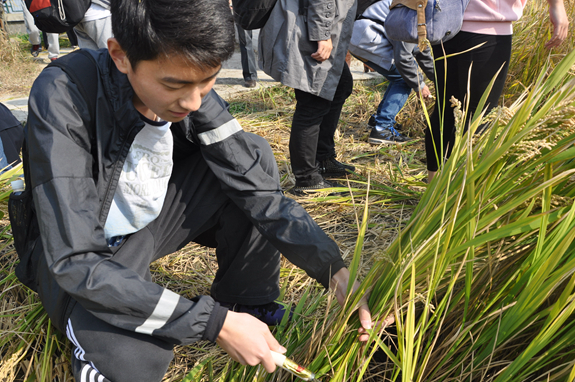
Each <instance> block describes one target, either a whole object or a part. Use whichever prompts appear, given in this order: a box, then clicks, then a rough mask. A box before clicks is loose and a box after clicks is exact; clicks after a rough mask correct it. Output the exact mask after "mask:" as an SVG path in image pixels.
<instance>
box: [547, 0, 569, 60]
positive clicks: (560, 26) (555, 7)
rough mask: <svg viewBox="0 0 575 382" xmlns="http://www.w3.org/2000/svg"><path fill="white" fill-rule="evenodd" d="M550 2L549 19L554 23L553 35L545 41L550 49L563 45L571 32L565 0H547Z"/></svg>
mask: <svg viewBox="0 0 575 382" xmlns="http://www.w3.org/2000/svg"><path fill="white" fill-rule="evenodd" d="M547 2H548V3H549V19H550V20H551V23H552V24H553V36H551V38H550V39H549V41H547V42H546V43H545V47H546V48H548V49H551V48H554V47H556V46H559V45H561V43H562V42H563V41H564V40H565V39H566V38H567V33H568V32H569V18H568V17H567V12H565V4H564V3H563V0H547Z"/></svg>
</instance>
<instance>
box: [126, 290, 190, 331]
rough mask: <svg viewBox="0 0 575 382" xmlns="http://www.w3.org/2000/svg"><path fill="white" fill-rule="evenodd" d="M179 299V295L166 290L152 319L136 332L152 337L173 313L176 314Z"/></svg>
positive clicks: (151, 316)
mask: <svg viewBox="0 0 575 382" xmlns="http://www.w3.org/2000/svg"><path fill="white" fill-rule="evenodd" d="M179 299H180V296H179V295H178V294H176V293H174V292H172V291H171V290H168V289H164V292H163V293H162V296H161V297H160V301H158V304H157V305H156V308H154V311H153V312H152V314H151V315H150V317H148V319H147V320H146V321H145V322H144V323H143V324H142V325H140V326H138V327H137V328H136V332H137V333H143V334H148V335H151V334H152V333H153V332H154V330H156V329H159V328H161V327H162V326H164V325H165V324H166V322H168V320H169V319H170V316H171V315H172V313H174V310H176V306H177V305H178V301H179Z"/></svg>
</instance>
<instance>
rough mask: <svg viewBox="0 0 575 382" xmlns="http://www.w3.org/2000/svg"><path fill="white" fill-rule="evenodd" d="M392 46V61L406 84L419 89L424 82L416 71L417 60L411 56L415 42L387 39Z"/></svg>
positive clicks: (416, 89)
mask: <svg viewBox="0 0 575 382" xmlns="http://www.w3.org/2000/svg"><path fill="white" fill-rule="evenodd" d="M389 41H390V42H391V45H392V46H393V61H394V64H395V67H396V68H397V71H398V72H399V74H401V77H402V78H403V80H404V81H405V83H407V86H409V87H410V88H412V89H413V90H415V91H416V92H417V91H419V89H420V88H423V86H424V85H425V82H423V77H422V76H421V75H420V74H419V72H418V67H417V62H416V61H415V57H414V56H413V48H414V47H415V46H416V45H415V44H409V43H404V42H403V41H396V40H389Z"/></svg>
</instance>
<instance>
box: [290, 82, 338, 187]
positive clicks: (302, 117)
mask: <svg viewBox="0 0 575 382" xmlns="http://www.w3.org/2000/svg"><path fill="white" fill-rule="evenodd" d="M295 97H296V100H297V103H296V107H295V112H294V114H293V121H292V126H291V134H290V141H289V151H290V160H291V167H292V170H293V173H294V176H295V179H296V187H307V186H313V185H316V184H319V183H321V182H322V180H323V179H322V177H321V175H320V174H319V172H318V164H317V162H316V152H317V147H318V138H319V131H320V125H321V123H322V121H323V119H324V117H325V115H326V114H327V113H329V111H330V104H331V102H330V101H328V100H326V99H324V98H321V97H318V96H315V95H313V94H310V93H306V92H303V91H301V90H298V89H295Z"/></svg>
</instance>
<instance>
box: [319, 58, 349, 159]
mask: <svg viewBox="0 0 575 382" xmlns="http://www.w3.org/2000/svg"><path fill="white" fill-rule="evenodd" d="M352 91H353V77H352V75H351V72H350V70H349V67H348V66H347V65H344V66H343V71H342V72H341V77H340V79H339V83H338V84H337V88H336V91H335V95H334V97H333V100H332V101H331V103H330V105H329V111H328V113H327V114H326V115H325V117H324V118H323V119H322V122H321V125H320V129H319V138H318V143H317V152H316V159H317V160H318V161H319V162H321V161H324V160H326V159H330V158H333V157H335V155H336V153H335V142H334V140H333V138H334V135H335V130H336V129H337V125H338V123H339V117H340V115H341V109H342V108H343V104H344V103H345V100H346V99H347V98H348V97H349V96H350V95H351V93H352Z"/></svg>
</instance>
